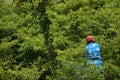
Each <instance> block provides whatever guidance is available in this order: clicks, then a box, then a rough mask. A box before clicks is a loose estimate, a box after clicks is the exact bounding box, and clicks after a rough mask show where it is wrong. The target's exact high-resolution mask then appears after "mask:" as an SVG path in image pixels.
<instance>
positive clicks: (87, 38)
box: [86, 36, 94, 43]
mask: <svg viewBox="0 0 120 80" xmlns="http://www.w3.org/2000/svg"><path fill="white" fill-rule="evenodd" d="M92 41H94V37H93V36H87V37H86V42H87V43H89V42H92Z"/></svg>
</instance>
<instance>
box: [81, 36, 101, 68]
mask: <svg viewBox="0 0 120 80" xmlns="http://www.w3.org/2000/svg"><path fill="white" fill-rule="evenodd" d="M86 43H87V46H86V47H85V52H84V54H83V57H86V56H88V65H96V66H97V67H101V66H102V58H101V55H100V45H99V44H98V43H95V41H94V37H93V36H91V35H90V36H87V37H86Z"/></svg>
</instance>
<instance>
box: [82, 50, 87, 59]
mask: <svg viewBox="0 0 120 80" xmlns="http://www.w3.org/2000/svg"><path fill="white" fill-rule="evenodd" d="M86 56H88V51H87V48H85V50H84V53H83V55H82V57H86Z"/></svg>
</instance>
